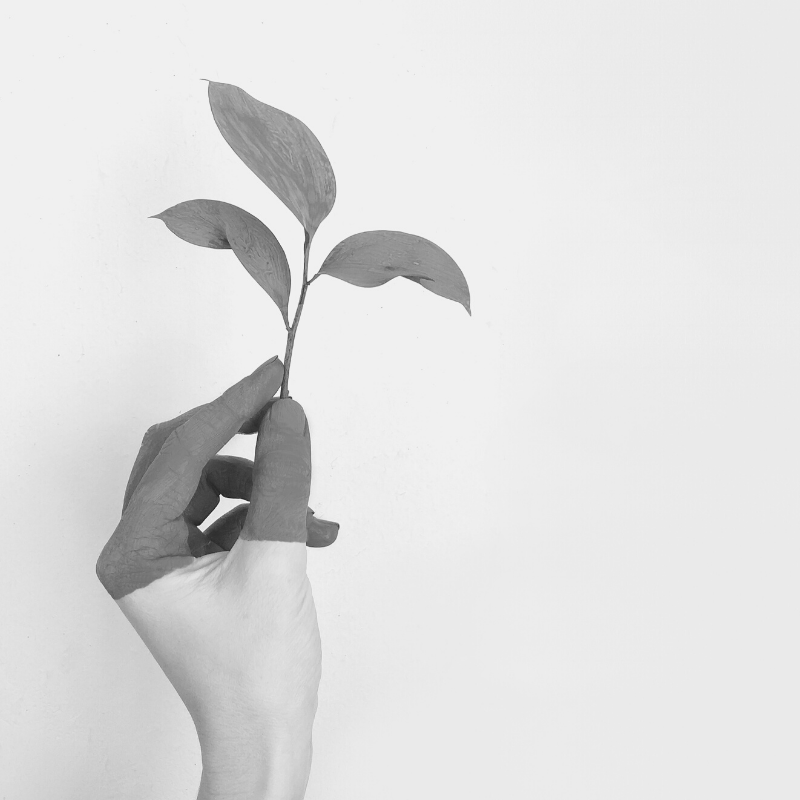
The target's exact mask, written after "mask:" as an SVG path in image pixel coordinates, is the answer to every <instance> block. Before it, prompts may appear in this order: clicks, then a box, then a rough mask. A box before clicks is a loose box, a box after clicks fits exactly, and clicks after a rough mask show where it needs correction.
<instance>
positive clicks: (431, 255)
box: [319, 231, 472, 316]
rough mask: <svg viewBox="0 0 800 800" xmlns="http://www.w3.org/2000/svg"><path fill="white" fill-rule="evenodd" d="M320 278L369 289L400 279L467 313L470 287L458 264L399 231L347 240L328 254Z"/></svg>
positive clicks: (436, 248) (418, 238) (439, 250)
mask: <svg viewBox="0 0 800 800" xmlns="http://www.w3.org/2000/svg"><path fill="white" fill-rule="evenodd" d="M319 274H320V275H332V276H333V277H334V278H339V279H340V280H343V281H347V283H352V284H353V285H354V286H363V287H367V288H371V287H374V286H381V285H383V284H384V283H386V282H387V281H390V280H391V279H392V278H396V277H397V276H401V277H403V278H408V279H409V280H411V281H414V282H416V283H418V284H419V285H420V286H422V287H423V288H424V289H427V290H428V291H430V292H433V293H434V294H438V295H440V296H441V297H446V298H447V299H448V300H455V301H456V302H457V303H461V305H462V306H464V308H466V309H467V313H468V314H469V315H470V316H471V315H472V311H471V310H470V305H469V286H467V279H466V278H465V277H464V273H463V272H462V271H461V270H460V269H459V267H458V264H456V262H455V261H453V259H452V258H450V256H449V255H447V253H445V251H444V250H442V248H441V247H439V246H438V245H435V244H434V243H433V242H429V241H428V240H427V239H423V238H422V237H421V236H412V235H411V234H410V233H400V232H399V231H365V232H364V233H357V234H355V235H354V236H349V237H348V238H347V239H345V240H344V241H342V242H339V244H337V245H336V247H334V248H333V250H331V252H330V253H329V254H328V257H327V258H326V259H325V261H324V262H323V264H322V267H321V268H320V271H319Z"/></svg>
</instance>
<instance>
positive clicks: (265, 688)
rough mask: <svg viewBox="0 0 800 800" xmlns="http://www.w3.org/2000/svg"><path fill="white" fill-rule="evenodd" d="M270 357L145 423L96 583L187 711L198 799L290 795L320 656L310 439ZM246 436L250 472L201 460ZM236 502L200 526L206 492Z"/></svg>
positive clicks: (326, 528) (328, 537)
mask: <svg viewBox="0 0 800 800" xmlns="http://www.w3.org/2000/svg"><path fill="white" fill-rule="evenodd" d="M282 377H283V365H282V364H281V362H280V361H278V360H277V358H273V359H271V360H270V361H268V362H266V363H265V364H263V365H262V366H261V367H259V368H258V369H257V370H256V371H255V372H254V373H253V374H252V375H250V376H249V377H247V378H245V379H244V380H242V381H240V382H239V383H237V384H236V385H235V386H233V387H231V388H230V389H228V390H227V391H226V392H225V393H224V394H223V395H222V396H221V397H219V398H218V399H217V400H215V401H213V402H212V403H208V404H207V405H203V406H200V407H199V408H196V409H193V410H192V411H189V412H187V413H186V414H183V415H181V416H180V417H178V418H176V419H174V420H172V421H170V422H166V423H162V424H161V425H156V426H154V427H153V428H151V429H150V430H149V431H148V432H147V434H146V435H145V438H144V441H143V443H142V447H141V450H140V452H139V455H138V457H137V459H136V462H135V464H134V467H133V471H132V473H131V478H130V480H129V482H128V488H127V490H126V493H125V502H124V506H123V514H122V519H121V521H120V523H119V525H118V526H117V528H116V530H115V531H114V533H113V534H112V536H111V538H110V539H109V541H108V543H107V544H106V546H105V547H104V548H103V551H102V553H101V554H100V557H99V559H98V562H97V574H98V577H99V578H100V580H101V581H102V583H103V585H104V586H105V587H106V589H107V590H108V592H109V593H110V594H111V596H112V597H113V598H114V599H115V600H116V601H117V603H118V605H119V607H120V608H121V609H122V611H123V613H124V614H125V616H126V617H127V618H128V620H129V621H130V622H131V624H132V625H133V626H134V628H135V629H136V631H137V632H138V633H139V635H140V636H141V638H142V639H143V640H144V642H145V644H146V645H147V647H148V648H149V649H150V652H151V653H152V654H153V656H154V657H155V659H156V660H157V661H158V663H159V665H160V666H161V668H162V669H163V670H164V672H165V673H166V675H167V677H168V678H169V680H170V681H171V682H172V685H173V686H174V687H175V689H176V690H177V692H178V694H179V695H180V697H181V698H182V700H183V701H184V703H185V704H186V706H187V708H188V709H189V712H190V714H191V715H192V718H193V720H194V723H195V726H196V728H197V732H198V736H199V738H200V745H201V750H202V755H203V777H202V781H201V786H200V795H199V797H200V798H212V797H214V798H217V797H219V798H222V797H229V796H230V797H232V796H235V797H237V798H240V797H241V798H251V797H252V798H259V800H261V799H263V798H272V797H275V798H278V797H280V798H282V799H283V798H302V797H303V795H304V793H305V787H306V784H307V781H308V776H309V772H310V768H311V728H312V724H313V720H314V715H315V713H316V708H317V691H318V687H319V682H320V675H321V662H322V650H321V644H320V637H319V628H318V626H317V618H316V611H315V608H314V600H313V597H312V594H311V586H310V584H309V581H308V577H307V575H306V544H308V545H311V546H324V545H326V544H330V543H331V542H332V541H333V540H334V539H335V538H336V533H337V532H338V525H336V524H335V523H330V522H324V521H322V520H317V519H316V518H315V517H314V516H313V512H312V511H310V509H308V496H309V491H310V480H311V444H310V438H309V431H308V423H307V421H306V418H305V414H304V412H303V409H302V408H301V406H300V405H299V404H298V403H296V402H295V401H294V400H291V399H286V400H275V401H272V402H270V398H272V396H273V395H274V394H275V392H276V391H277V389H278V387H279V386H280V383H281V380H282ZM255 430H258V441H257V444H256V454H255V464H252V463H251V462H249V461H247V460H246V459H240V458H233V457H224V456H223V457H219V456H216V454H217V452H218V451H219V450H220V448H221V447H222V446H223V445H224V444H225V443H226V442H228V441H229V440H230V439H231V438H232V437H233V435H234V434H235V433H237V432H242V433H252V432H254V431H255ZM220 495H224V496H225V497H237V498H242V499H244V500H250V501H251V502H250V504H249V505H248V504H244V505H242V506H239V507H238V508H236V509H234V510H233V511H231V512H229V513H228V514H226V515H225V516H224V517H221V518H220V519H219V520H217V522H216V523H215V524H214V525H212V526H210V527H209V529H208V530H206V531H205V532H203V531H201V530H200V528H199V527H198V526H199V525H201V524H202V522H203V521H204V520H205V519H206V518H207V517H208V515H209V514H210V513H211V511H213V509H214V508H215V507H216V505H217V504H218V502H219V496H220Z"/></svg>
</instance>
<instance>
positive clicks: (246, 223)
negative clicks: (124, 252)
mask: <svg viewBox="0 0 800 800" xmlns="http://www.w3.org/2000/svg"><path fill="white" fill-rule="evenodd" d="M151 219H160V220H161V221H162V222H163V223H164V224H165V225H166V226H167V227H168V228H169V229H170V230H171V231H172V232H173V233H174V234H175V235H176V236H178V237H180V238H181V239H183V240H184V241H187V242H190V243H191V244H196V245H200V246H201V247H213V248H215V249H218V250H222V249H230V250H233V252H234V254H235V255H236V258H238V259H239V261H241V262H242V264H243V265H244V268H245V269H246V270H247V271H248V272H249V273H250V275H252V277H253V278H254V279H255V281H256V283H257V284H258V285H259V286H260V287H261V288H262V289H263V290H264V291H265V292H266V293H267V294H268V295H269V296H270V297H271V298H272V299H273V300H274V301H275V305H277V306H278V308H279V309H280V311H281V315H282V316H283V321H284V322H285V323H286V325H287V326H288V325H289V292H290V290H291V285H292V276H291V273H290V272H289V262H288V261H287V260H286V253H284V252H283V248H282V247H281V243H280V242H279V241H278V240H277V239H276V238H275V234H274V233H273V232H272V231H271V230H270V229H269V228H268V227H267V226H266V225H265V224H264V223H263V222H261V220H260V219H258V218H257V217H254V216H253V215H252V214H249V213H248V212H247V211H245V210H244V209H242V208H239V207H238V206H234V205H231V204H230V203H223V202H221V201H219V200H188V201H187V202H185V203H178V205H176V206H172V208H168V209H167V210H166V211H162V212H161V213H160V214H155V215H154V216H153V217H151Z"/></svg>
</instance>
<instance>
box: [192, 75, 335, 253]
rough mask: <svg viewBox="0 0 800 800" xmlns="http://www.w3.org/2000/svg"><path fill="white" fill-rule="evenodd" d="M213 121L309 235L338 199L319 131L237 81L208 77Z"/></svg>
mask: <svg viewBox="0 0 800 800" xmlns="http://www.w3.org/2000/svg"><path fill="white" fill-rule="evenodd" d="M208 99H209V102H210V104H211V113H212V114H213V115H214V121H215V122H216V123H217V127H218V128H219V130H220V133H222V135H223V137H224V138H225V141H226V142H227V143H228V144H229V145H230V146H231V148H232V149H233V152H234V153H236V155H237V156H239V158H241V159H242V161H244V163H245V164H247V166H248V167H249V168H250V169H251V170H252V171H253V172H254V173H255V174H256V175H257V176H258V177H259V178H260V179H261V180H262V181H263V182H264V183H265V184H266V185H267V186H268V187H269V188H270V189H272V191H273V192H275V194H276V195H277V196H278V197H279V198H280V199H281V200H282V201H283V203H284V204H285V205H286V206H287V207H288V208H289V210H290V211H291V212H292V213H293V214H294V215H295V216H296V217H297V219H299V220H300V223H301V224H302V225H303V227H304V228H305V229H306V231H307V232H308V236H309V239H310V238H313V236H314V233H315V232H316V230H317V228H318V227H319V225H320V223H321V222H322V220H324V219H325V217H327V216H328V214H329V213H330V211H331V208H333V202H334V200H335V199H336V180H335V178H334V176H333V168H332V167H331V164H330V161H328V156H326V155H325V151H324V150H323V149H322V145H321V144H320V143H319V140H318V139H317V137H316V136H314V134H313V133H312V132H311V131H310V130H309V129H308V128H307V127H306V126H305V125H304V124H303V123H302V122H300V120H299V119H296V118H295V117H293V116H291V115H290V114H287V113H286V112H285V111H280V110H278V109H277V108H273V107H272V106H268V105H266V103H262V102H260V101H258V100H256V99H255V98H254V97H251V96H250V95H249V94H247V92H245V91H243V90H242V89H240V88H239V87H238V86H232V85H231V84H229V83H215V82H214V81H209V84H208Z"/></svg>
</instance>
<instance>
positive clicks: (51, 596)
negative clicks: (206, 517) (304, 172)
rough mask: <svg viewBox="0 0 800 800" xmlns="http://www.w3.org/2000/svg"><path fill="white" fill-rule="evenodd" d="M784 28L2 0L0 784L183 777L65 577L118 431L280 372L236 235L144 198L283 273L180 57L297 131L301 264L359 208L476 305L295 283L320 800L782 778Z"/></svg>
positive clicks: (692, 8) (130, 637) (616, 14)
mask: <svg viewBox="0 0 800 800" xmlns="http://www.w3.org/2000/svg"><path fill="white" fill-rule="evenodd" d="M795 10H796V4H794V3H789V2H787V3H771V2H758V3H756V2H752V3H739V2H696V1H695V2H669V3H667V2H664V3H660V2H632V1H629V2H563V0H562V1H559V2H555V1H552V2H522V1H520V2H511V1H510V0H499V1H498V2H492V3H478V2H473V3H464V2H441V1H440V0H424V1H423V2H416V1H414V2H409V0H404V2H402V3H384V2H355V1H354V0H345V1H344V2H335V3H334V2H331V3H321V2H320V3H312V4H307V3H302V4H301V3H297V4H291V3H283V4H270V3H266V2H265V3H258V4H257V3H242V2H234V1H231V2H225V3H215V4H211V3H207V4H204V3H188V2H166V3H163V2H160V3H148V2H144V3H141V2H140V3H128V4H109V6H107V7H105V8H102V7H100V6H99V5H97V6H95V5H94V4H80V3H78V4H77V5H76V4H71V3H68V4H59V5H57V4H55V3H50V4H45V5H35V4H28V5H24V6H23V5H22V4H16V7H15V8H14V9H13V10H6V11H4V12H3V14H2V20H1V21H0V30H2V33H0V37H2V42H0V44H2V46H1V47H0V62H1V63H2V76H3V78H2V90H1V94H2V114H3V126H2V134H1V135H2V139H3V146H2V157H3V166H2V176H3V184H4V188H3V192H2V204H3V215H2V218H3V222H4V226H3V227H4V237H3V262H4V263H3V266H4V268H3V273H2V285H1V286H0V304H2V309H0V325H2V348H1V349H0V375H2V378H0V380H2V384H3V387H4V388H3V391H2V393H0V404H2V409H1V410H0V413H1V415H2V416H0V418H1V419H2V420H3V423H4V429H3V434H2V446H3V452H2V459H0V486H2V496H3V501H4V513H5V519H4V526H3V528H4V547H3V556H2V563H3V570H2V580H1V581H0V605H1V606H2V609H3V612H4V613H3V615H2V622H0V631H2V638H1V639H0V642H1V649H0V797H2V798H4V800H6V799H7V800H40V799H41V798H59V800H87V798H98V799H99V800H106V799H113V800H117V799H119V800H123V798H124V799H126V800H134V799H135V800H175V799H177V798H186V799H187V800H188V799H189V798H193V797H194V796H195V793H196V790H197V785H198V783H199V775H200V761H199V748H198V746H197V743H196V739H195V735H194V730H193V726H192V723H191V719H190V717H189V715H188V713H187V712H186V711H185V710H184V708H183V706H182V705H181V703H180V700H179V699H178V697H177V695H176V694H175V693H174V691H173V689H172V687H171V686H170V684H169V683H168V682H167V680H166V678H165V677H164V676H163V675H162V673H161V672H160V670H159V668H158V667H157V665H156V663H155V661H154V660H153V659H152V657H151V656H150V654H149V653H148V651H147V650H146V649H145V647H144V645H143V644H142V643H141V642H140V640H139V639H138V638H137V636H136V634H135V632H134V631H133V629H132V628H131V627H130V625H129V624H128V622H127V621H126V620H125V618H124V617H123V615H122V614H121V613H120V611H119V610H118V609H117V607H116V605H115V604H114V603H113V601H112V600H111V599H110V598H109V597H108V595H107V594H106V593H105V591H104V590H103V588H102V586H101V585H100V583H99V582H98V581H97V579H96V577H95V574H94V565H95V559H96V558H97V555H98V554H99V552H100V549H101V548H102V546H103V544H104V543H105V541H106V539H107V538H108V536H109V535H110V534H111V532H112V531H113V529H114V527H115V526H116V524H117V521H118V519H119V511H120V504H121V500H122V494H123V490H124V487H125V483H126V480H127V477H128V472H129V470H130V467H131V466H132V463H133V459H134V457H135V455H136V452H137V449H138V446H139V443H140V441H141V437H142V435H143V433H144V431H145V429H146V428H147V427H148V426H149V425H151V424H152V423H154V422H157V421H160V420H164V419H167V418H170V417H173V416H175V415H177V414H178V413H180V412H182V411H184V410H186V409H188V408H190V407H192V406H195V405H198V404H200V403H203V402H206V401H208V400H210V399H212V398H213V397H215V396H216V395H218V394H219V393H220V392H221V391H222V390H224V389H225V388H226V387H227V386H229V385H231V384H232V383H234V382H235V381H237V380H238V379H239V378H241V377H242V376H244V375H245V374H247V373H249V372H250V371H252V370H253V369H254V368H255V367H256V366H257V365H258V364H259V363H261V362H262V361H264V360H265V359H266V358H268V357H270V356H272V355H273V354H276V353H279V354H281V355H282V353H283V347H284V336H283V331H282V328H281V324H280V318H279V315H278V313H277V311H276V310H275V308H274V306H273V305H272V303H271V301H270V300H269V299H268V298H267V297H266V295H264V294H263V293H262V292H260V290H258V288H257V286H256V284H255V283H254V282H253V281H252V279H251V278H250V277H249V276H248V275H247V274H246V272H245V271H244V270H243V269H242V268H241V267H240V265H239V264H238V262H237V261H236V259H235V257H234V256H233V255H232V254H231V253H230V252H220V251H212V250H205V249H202V248H198V247H192V246H191V245H188V244H186V243H185V242H182V241H180V240H179V239H177V238H176V237H175V236H173V235H172V234H171V233H169V232H168V231H167V230H166V228H165V227H164V225H163V224H162V223H161V222H159V221H156V220H149V219H147V218H148V216H150V215H152V214H156V213H158V212H160V211H162V210H164V209H165V208H167V207H169V206H171V205H174V204H175V203H178V202H180V201H183V200H190V199H193V198H213V199H218V200H224V201H227V202H232V203H235V204H236V205H239V206H242V207H244V208H246V209H247V210H249V211H250V212H251V213H254V214H256V215H257V216H259V217H260V218H262V219H263V220H264V221H265V222H266V223H267V224H268V225H269V226H270V227H271V228H272V229H273V230H274V231H275V233H276V234H277V235H278V237H279V238H280V239H281V241H282V242H283V243H284V247H285V248H286V250H287V253H288V254H289V255H290V260H291V262H292V265H293V268H294V270H295V281H296V283H297V275H298V269H299V266H300V263H301V255H302V232H301V229H300V226H299V224H298V223H297V221H296V220H295V219H294V217H293V216H292V215H291V213H290V212H289V211H288V210H287V209H286V208H285V207H284V206H283V205H282V204H281V203H280V202H279V201H278V200H277V199H276V198H275V197H273V196H272V195H271V194H270V192H269V191H268V190H267V189H266V188H265V187H264V186H263V185H262V184H261V183H260V182H259V181H258V180H257V179H256V178H255V177H254V176H253V175H252V174H251V173H250V172H249V171H248V170H247V168H246V167H245V166H244V165H243V164H242V163H241V162H240V161H239V160H238V159H237V158H236V156H235V155H234V154H233V152H232V151H231V150H230V148H229V147H228V146H227V145H226V144H225V142H224V140H223V139H222V137H221V136H220V134H219V132H218V131H217V129H216V126H215V125H214V123H213V120H212V117H211V114H210V111H209V108H208V103H207V98H206V84H205V83H203V82H202V81H201V79H202V78H208V79H212V80H219V81H223V82H227V83H233V84H236V85H238V86H241V87H242V88H244V89H245V90H246V91H248V92H249V93H251V94H252V95H254V96H255V97H257V98H258V99H260V100H262V101H264V102H267V103H269V104H270V105H273V106H276V107H278V108H281V109H283V110H285V111H288V112H290V113H292V114H294V115H295V116H297V117H299V118H300V119H302V120H303V121H304V122H305V123H306V124H307V125H308V126H309V127H310V128H311V129H312V130H313V131H314V132H315V133H316V135H317V136H318V137H319V139H320V140H321V141H322V143H323V145H324V147H325V149H326V151H327V153H328V155H329V157H330V159H331V162H332V164H333V167H334V170H335V172H336V176H337V182H338V197H337V201H336V205H335V207H334V209H333V212H332V213H331V215H330V216H329V217H328V219H327V220H326V221H325V222H324V223H323V225H322V227H321V229H320V231H319V234H318V236H317V238H316V239H315V242H314V247H313V250H312V269H316V267H318V265H319V264H320V263H321V260H322V259H323V258H324V256H325V254H326V253H327V252H328V251H329V250H330V248H331V247H333V245H335V244H336V243H337V242H338V241H340V240H341V239H343V238H345V237H346V236H349V235H350V234H352V233H356V232H358V231H362V230H372V229H376V228H389V229H394V230H402V231H407V232H410V233H415V234H419V235H422V236H425V237H427V238H429V239H432V240H433V241H435V242H437V243H438V244H439V245H440V246H442V247H443V248H444V249H445V250H447V251H448V252H449V253H450V254H451V255H452V256H453V257H454V258H455V259H456V261H457V262H458V263H459V264H460V266H461V267H462V269H463V271H464V273H465V274H466V276H467V279H468V281H469V284H470V287H471V290H472V297H473V316H472V318H470V317H468V316H467V314H466V313H465V312H464V310H463V309H462V308H460V307H459V306H458V305H457V304H455V303H452V302H449V301H446V300H443V299H441V298H439V297H436V296H435V295H433V294H430V293H428V292H425V291H423V290H422V289H421V288H420V287H419V286H417V285H415V284H413V283H411V282H408V281H392V282H391V283H389V284H387V285H386V286H384V287H382V288H379V289H372V290H366V289H358V288H356V287H352V286H349V285H347V284H345V283H342V282H339V281H336V280H334V279H330V278H324V279H321V280H319V281H317V282H315V283H314V285H313V286H312V287H311V290H310V292H309V296H308V302H307V304H306V311H305V314H304V317H303V322H302V325H301V327H300V332H299V335H298V349H297V351H296V356H295V362H294V369H293V371H292V394H293V396H294V397H295V398H296V399H298V400H299V401H300V402H301V403H303V405H304V407H305V408H306V411H307V413H308V416H309V419H310V423H311V429H312V436H313V441H314V459H315V461H314V469H315V477H314V485H313V488H312V505H313V507H314V508H315V509H316V510H317V513H318V514H319V515H321V516H323V517H328V518H332V519H336V520H338V521H339V522H340V523H341V525H342V528H341V533H340V537H339V541H338V542H337V543H336V545H335V546H334V547H332V548H330V549H329V550H321V551H313V552H311V553H309V559H310V566H309V571H310V576H311V580H312V584H313V587H314V594H315V598H316V602H317V607H318V612H319V619H320V626H321V630H322V636H323V644H324V653H325V655H324V677H323V683H322V688H321V696H320V709H319V714H318V717H317V722H316V726H315V758H314V765H313V770H312V775H311V781H310V784H309V789H308V794H307V797H308V798H309V800H345V799H346V800H374V799H375V798H381V800H392V799H393V798H404V799H405V798H411V797H413V798H443V797H453V798H455V797H458V798H464V800H466V799H467V798H490V797H498V798H501V797H502V798H512V799H513V798H523V799H526V798H543V799H546V800H594V799H595V798H603V799H604V800H605V798H608V800H641V799H642V798H647V799H648V800H651V799H653V798H669V799H670V800H672V799H673V798H681V800H689V799H690V798H702V799H703V800H707V798H756V797H758V798H770V800H779V799H780V798H796V797H798V796H799V795H800V774H799V773H798V767H797V763H798V762H797V752H798V745H800V741H798V739H799V738H800V736H799V735H798V718H800V689H798V674H800V659H799V658H798V649H797V623H798V608H799V604H798V599H800V598H798V555H800V552H799V548H798V533H799V532H800V526H798V518H799V517H800V511H799V510H798V479H799V478H800V460H799V459H798V452H799V451H800V423H799V422H798V410H800V381H799V380H798V366H799V362H798V346H799V345H800V271H798V263H799V259H798V256H799V255H800V233H799V232H800V226H799V225H798V212H800V190H799V189H798V187H799V186H800V158H799V157H798V141H800V120H799V118H798V105H797V103H798V96H799V95H798V75H800V59H799V58H798V46H797V41H798V19H797V16H796V14H795ZM294 297H296V295H295V296H294ZM294 297H293V302H294ZM239 440H242V441H239ZM253 444H254V441H253V439H252V438H250V439H244V437H237V441H235V442H234V443H233V444H232V445H231V446H230V448H228V452H236V453H240V454H247V453H250V452H252V447H253ZM226 507H227V506H226Z"/></svg>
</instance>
